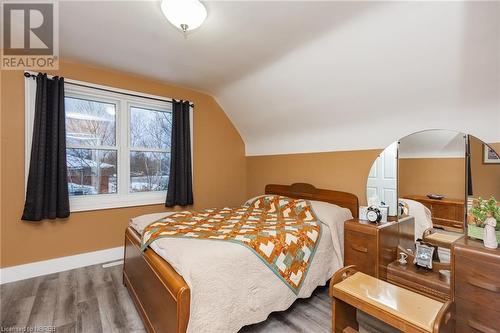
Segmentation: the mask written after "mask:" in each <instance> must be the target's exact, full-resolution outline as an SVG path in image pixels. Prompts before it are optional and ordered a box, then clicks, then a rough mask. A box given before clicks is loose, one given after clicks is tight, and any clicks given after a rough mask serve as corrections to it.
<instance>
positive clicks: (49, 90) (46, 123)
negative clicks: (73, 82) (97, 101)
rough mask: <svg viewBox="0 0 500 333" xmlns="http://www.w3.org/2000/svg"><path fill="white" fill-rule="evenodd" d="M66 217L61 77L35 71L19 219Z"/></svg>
mask: <svg viewBox="0 0 500 333" xmlns="http://www.w3.org/2000/svg"><path fill="white" fill-rule="evenodd" d="M29 79H30V78H28V80H29ZM68 216H69V197H68V174H67V169H66V128H65V114H64V78H62V77H61V78H59V77H54V78H53V79H49V78H48V77H47V74H38V76H37V77H36V104H35V120H34V124H33V140H32V144H31V159H30V168H29V175H28V186H27V189H26V201H25V203H24V212H23V217H22V219H23V220H27V221H40V220H43V219H55V218H58V217H59V218H64V217H68Z"/></svg>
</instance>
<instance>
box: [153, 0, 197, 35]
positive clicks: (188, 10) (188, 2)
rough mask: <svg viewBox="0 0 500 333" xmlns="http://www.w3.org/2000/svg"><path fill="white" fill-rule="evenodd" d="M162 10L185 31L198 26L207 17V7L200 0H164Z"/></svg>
mask: <svg viewBox="0 0 500 333" xmlns="http://www.w3.org/2000/svg"><path fill="white" fill-rule="evenodd" d="M161 11H162V12H163V15H165V17H166V18H167V20H169V21H170V23H172V24H173V25H175V26H176V27H177V28H179V29H181V30H182V32H184V33H186V32H187V31H189V30H193V29H196V28H198V27H199V26H200V25H201V24H202V23H203V21H205V19H206V18H207V9H206V8H205V5H203V4H202V3H201V2H200V1H199V0H162V2H161Z"/></svg>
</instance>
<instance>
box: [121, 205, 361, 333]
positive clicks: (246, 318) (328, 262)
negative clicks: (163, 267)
mask: <svg viewBox="0 0 500 333" xmlns="http://www.w3.org/2000/svg"><path fill="white" fill-rule="evenodd" d="M311 204H312V207H313V209H314V211H315V213H316V215H317V216H318V218H319V219H320V220H321V221H322V223H323V225H322V233H321V239H320V242H319V244H318V247H317V250H316V254H315V256H314V258H313V261H312V263H311V265H310V267H309V272H308V274H307V276H306V279H305V280H304V282H303V285H302V287H301V290H300V292H299V294H298V295H295V294H294V293H293V292H292V291H291V290H290V289H289V288H288V287H287V286H286V285H285V284H284V283H283V282H282V281H281V280H280V279H279V278H278V277H277V276H276V275H275V274H274V273H273V272H272V271H271V270H270V269H269V268H268V267H267V266H266V265H265V264H264V263H262V261H261V260H260V259H259V258H258V257H257V256H256V255H255V254H254V253H253V252H252V251H250V250H249V249H248V248H246V247H245V246H243V245H240V244H235V243H231V242H221V241H211V240H198V239H186V238H161V239H158V240H156V241H155V242H153V243H152V244H151V245H150V247H151V248H152V249H153V250H154V251H155V252H156V253H157V254H158V255H160V256H161V257H162V258H163V259H165V260H166V261H167V262H168V263H169V264H170V265H172V267H173V268H174V269H175V270H176V271H177V272H178V273H179V274H180V275H181V276H182V277H183V278H184V280H185V281H186V283H187V284H188V286H189V288H190V289H191V309H190V318H189V324H188V329H187V331H188V332H189V333H200V332H207V333H211V332H214V333H215V332H237V331H238V330H239V329H240V328H241V327H243V326H245V325H250V324H254V323H258V322H261V321H263V320H265V319H266V318H267V316H268V315H269V314H270V313H271V312H274V311H282V310H286V309H287V308H288V307H290V305H292V303H293V302H294V301H295V300H296V299H297V298H307V297H309V296H311V294H312V292H313V291H314V289H315V288H316V287H317V286H320V285H325V283H326V282H327V281H328V279H329V278H330V277H331V276H332V275H333V273H334V272H335V271H336V270H338V269H339V268H341V267H342V266H343V247H344V244H343V240H344V222H345V221H346V220H348V219H350V218H352V215H351V212H350V211H349V210H348V209H346V208H341V207H339V206H336V205H332V204H328V203H325V202H321V201H311ZM170 214H172V213H171V212H169V213H157V214H148V215H143V216H140V217H137V218H134V219H132V220H131V223H130V225H131V226H132V227H133V228H134V229H135V230H136V231H137V232H139V233H140V234H142V231H143V230H144V228H145V227H146V226H147V225H148V224H150V223H152V222H154V221H156V220H158V219H161V218H162V217H165V216H168V215H170ZM228 252H230V253H231V256H228V255H227V253H228Z"/></svg>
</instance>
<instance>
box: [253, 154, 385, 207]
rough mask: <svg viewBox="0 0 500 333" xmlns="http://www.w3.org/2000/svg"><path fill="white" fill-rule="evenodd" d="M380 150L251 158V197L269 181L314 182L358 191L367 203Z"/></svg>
mask: <svg viewBox="0 0 500 333" xmlns="http://www.w3.org/2000/svg"><path fill="white" fill-rule="evenodd" d="M380 152H381V150H380V149H374V150H356V151H341V152H329V153H309V154H288V155H267V156H249V157H247V189H248V197H252V196H255V195H258V194H262V193H263V191H264V186H265V185H266V184H269V183H278V184H291V183H295V182H305V183H311V184H313V185H315V186H316V187H318V188H326V189H335V190H339V191H346V192H351V193H354V194H356V195H357V196H358V198H359V200H360V204H365V203H366V179H367V177H368V173H369V171H370V168H371V165H372V163H373V161H375V159H376V158H377V156H378V154H379V153H380Z"/></svg>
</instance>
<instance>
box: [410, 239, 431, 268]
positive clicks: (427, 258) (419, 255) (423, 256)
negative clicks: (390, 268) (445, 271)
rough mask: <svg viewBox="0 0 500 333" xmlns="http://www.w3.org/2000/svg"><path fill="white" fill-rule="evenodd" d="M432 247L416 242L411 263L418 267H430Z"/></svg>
mask: <svg viewBox="0 0 500 333" xmlns="http://www.w3.org/2000/svg"><path fill="white" fill-rule="evenodd" d="M434 250H435V249H434V247H433V246H429V245H426V244H422V243H419V242H417V243H416V250H415V259H414V261H413V263H414V264H415V265H417V266H419V267H423V268H427V269H432V258H433V257H434Z"/></svg>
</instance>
